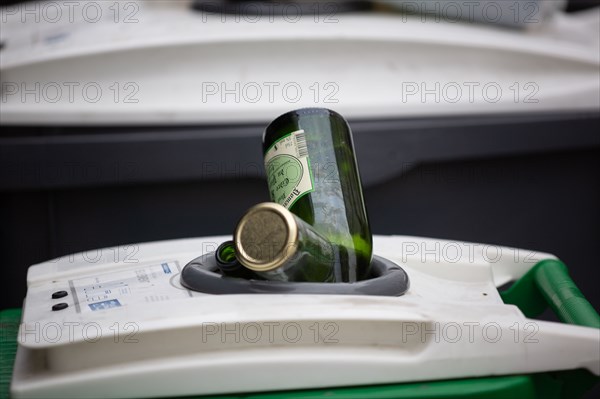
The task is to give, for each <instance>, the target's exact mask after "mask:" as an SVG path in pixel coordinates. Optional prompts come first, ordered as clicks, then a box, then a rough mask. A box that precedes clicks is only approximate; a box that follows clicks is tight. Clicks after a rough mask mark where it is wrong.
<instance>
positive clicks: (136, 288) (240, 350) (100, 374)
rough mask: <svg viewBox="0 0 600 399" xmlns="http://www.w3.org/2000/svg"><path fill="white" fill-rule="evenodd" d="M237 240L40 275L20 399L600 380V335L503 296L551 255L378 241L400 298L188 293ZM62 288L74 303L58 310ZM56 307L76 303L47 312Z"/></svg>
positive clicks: (83, 263)
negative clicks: (193, 267)
mask: <svg viewBox="0 0 600 399" xmlns="http://www.w3.org/2000/svg"><path fill="white" fill-rule="evenodd" d="M228 238H229V237H206V238H198V239H186V240H174V241H164V242H156V243H147V244H139V245H132V246H128V247H120V248H105V249H102V250H97V251H88V252H86V253H81V254H75V255H72V256H67V257H63V258H61V259H58V260H55V261H50V262H45V263H42V264H39V265H35V266H32V267H31V268H30V269H29V273H28V292H27V298H26V301H25V306H24V314H23V324H22V325H21V329H20V333H19V341H20V346H19V349H18V353H17V360H16V364H15V368H14V377H13V381H12V386H11V389H12V395H13V397H14V398H84V397H90V398H91V397H106V398H113V397H122V398H125V397H164V396H182V395H193V394H221V393H234V392H257V391H269V390H283V389H296V388H319V387H333V386H348V385H365V384H378V383H382V384H383V383H397V382H407V381H423V380H437V379H447V378H460V377H475V376H490V375H503V374H520V373H530V372H540V371H549V370H563V369H574V368H587V369H589V370H590V371H591V372H593V373H595V374H600V354H598V351H597V348H598V345H599V344H600V337H599V335H598V331H597V330H596V329H592V328H587V327H579V326H572V325H565V324H559V323H550V322H543V321H537V320H530V319H527V318H525V317H524V316H523V314H522V313H521V312H520V311H519V309H518V308H516V307H515V306H511V305H505V304H504V303H503V302H502V300H501V299H500V296H499V294H498V291H497V290H496V286H498V285H501V284H503V283H505V282H507V281H510V280H514V279H517V278H518V277H520V276H521V275H523V274H524V273H525V272H526V271H527V270H529V269H530V268H531V267H532V266H533V265H534V264H535V263H536V262H537V261H539V260H541V259H545V258H553V256H552V255H549V254H544V253H537V252H533V251H528V250H517V249H513V248H507V247H498V246H492V245H483V244H472V243H464V242H453V241H444V240H434V239H428V238H420V237H406V236H375V237H374V246H375V252H376V254H378V255H380V256H384V257H386V258H389V259H390V260H392V261H394V262H396V263H398V264H399V265H401V266H402V267H403V268H404V269H405V270H406V271H407V273H408V274H409V276H410V280H411V287H410V289H409V291H408V292H407V293H406V294H405V295H404V296H401V297H364V296H327V295H222V296H213V295H204V294H200V293H191V292H189V291H187V290H185V289H183V288H182V287H181V286H180V285H179V284H178V275H177V270H178V267H179V268H181V267H183V265H185V264H186V263H187V262H189V261H190V260H191V259H193V258H195V257H196V256H198V255H200V254H201V253H203V252H209V251H212V250H214V249H215V248H216V246H217V245H218V244H219V243H220V242H222V241H224V240H225V239H228ZM165 265H166V266H165ZM149 287H150V288H149ZM58 290H66V291H68V292H69V295H68V296H67V297H65V298H61V299H50V297H51V294H52V293H53V292H55V291H58ZM75 294H77V295H76V296H75ZM115 300H116V301H119V305H121V306H115V305H114V304H115V303H116V302H115ZM59 302H66V303H68V304H69V307H68V308H66V309H64V310H60V311H51V306H52V305H53V304H55V303H59ZM99 304H101V305H99ZM110 304H112V306H111V305H110ZM102 308H104V309H102ZM94 309H96V310H94ZM231 376H235V378H232V377H231Z"/></svg>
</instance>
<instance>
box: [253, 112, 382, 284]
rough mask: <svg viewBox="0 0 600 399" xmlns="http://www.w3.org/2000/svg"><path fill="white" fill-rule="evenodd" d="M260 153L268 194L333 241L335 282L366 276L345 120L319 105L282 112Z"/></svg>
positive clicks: (365, 234)
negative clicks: (336, 258)
mask: <svg viewBox="0 0 600 399" xmlns="http://www.w3.org/2000/svg"><path fill="white" fill-rule="evenodd" d="M263 154H264V161H265V169H266V172H267V180H268V185H269V192H270V195H271V199H272V200H273V201H274V202H277V203H279V204H281V205H282V206H284V207H285V208H287V209H289V210H290V211H291V212H292V213H294V214H295V215H297V216H299V217H300V218H301V219H303V220H304V221H305V222H307V223H308V224H310V225H311V226H313V227H314V229H315V230H316V231H317V232H319V233H320V234H321V235H323V236H324V237H326V238H327V239H328V240H329V241H331V242H332V243H333V244H334V246H335V249H336V251H337V252H338V254H337V256H338V258H339V260H340V261H339V262H338V263H337V266H336V270H335V273H334V279H335V281H337V282H355V281H357V280H362V279H365V278H367V277H368V276H369V268H370V264H371V258H372V254H373V241H372V235H371V228H370V226H369V221H368V218H367V211H366V207H365V202H364V198H363V193H362V185H361V182H360V176H359V173H358V166H357V162H356V156H355V155H354V144H353V140H352V132H351V130H350V127H349V126H348V123H347V122H346V120H345V119H344V118H343V117H342V116H341V115H340V114H338V113H336V112H334V111H331V110H328V109H325V108H303V109H298V110H295V111H290V112H288V113H285V114H283V115H281V116H279V117H278V118H277V119H275V120H274V121H273V122H271V123H270V124H269V126H267V128H266V130H265V132H264V135H263Z"/></svg>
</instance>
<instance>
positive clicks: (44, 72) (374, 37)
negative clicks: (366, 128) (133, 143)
mask: <svg viewBox="0 0 600 399" xmlns="http://www.w3.org/2000/svg"><path fill="white" fill-rule="evenodd" d="M55 3H56V4H62V3H60V2H55ZM67 3H68V2H67ZM91 3H94V4H95V5H96V6H97V5H98V4H100V5H103V7H104V9H103V11H102V15H103V17H102V18H100V19H99V20H98V21H95V18H92V17H93V16H94V15H95V14H92V11H94V9H95V7H96V6H94V7H88V8H86V3H85V2H77V3H76V4H77V8H75V9H74V10H73V12H72V15H73V21H74V22H71V18H70V17H69V10H68V9H65V10H63V11H62V17H61V18H59V19H58V20H57V21H56V22H49V20H50V19H49V16H48V15H46V14H48V13H50V11H51V10H47V11H46V14H42V13H43V10H44V6H41V5H39V3H27V5H26V6H25V5H23V6H18V7H17V6H15V7H17V8H15V7H12V8H8V7H7V8H4V9H3V10H2V21H3V22H2V29H1V34H0V35H1V36H0V40H2V41H3V42H4V43H5V46H4V48H3V49H2V57H1V58H0V72H1V80H2V85H3V94H2V107H1V111H0V123H2V124H45V125H47V124H87V125H95V124H100V125H101V124H140V123H142V124H148V123H152V124H157V123H161V124H186V123H238V122H245V123H247V122H267V121H269V120H271V119H272V118H273V115H277V114H278V113H283V112H286V111H288V110H289V109H293V108H300V107H306V106H325V107H329V108H335V109H336V110H337V111H339V112H341V113H342V114H343V115H345V116H347V117H349V118H383V117H407V116H424V115H456V114H464V115H473V114H482V113H486V114H487V113H505V112H543V111H589V110H597V109H598V107H600V98H599V97H598V92H599V91H600V76H599V75H598V68H599V67H600V39H599V37H600V12H599V11H598V9H595V10H590V11H588V12H584V13H578V14H572V15H567V14H563V13H560V12H559V13H557V14H556V15H555V16H554V17H553V18H552V19H550V20H547V21H544V22H543V23H537V24H532V26H529V27H528V28H529V29H525V30H511V29H505V28H499V27H494V26H490V25H484V24H473V23H456V21H451V20H448V19H442V20H439V21H436V20H435V18H431V17H430V18H426V19H425V20H423V18H422V17H421V16H406V15H403V14H399V13H363V14H337V13H326V12H323V13H321V14H319V15H317V16H316V17H314V16H312V15H300V18H299V19H297V20H296V19H294V18H293V14H292V16H291V17H288V18H287V19H286V18H284V17H282V16H269V15H262V16H259V18H258V19H257V20H249V19H247V18H237V19H236V17H234V16H231V15H214V14H211V13H206V12H204V13H203V12H193V11H191V10H190V8H189V7H188V6H189V2H188V1H184V2H182V1H172V2H157V1H148V2H140V3H134V2H124V3H112V2H91ZM115 4H121V5H120V6H118V7H117V8H118V9H119V12H120V13H119V14H118V15H116V11H115V9H114V8H115ZM125 4H126V5H127V6H125ZM19 7H22V8H19ZM25 7H28V8H27V9H32V10H35V9H36V7H38V15H40V14H41V15H42V17H41V18H40V21H39V22H37V23H36V22H35V20H34V19H33V18H34V16H35V11H33V16H32V15H30V14H27V13H26V10H27V9H25ZM65 7H66V6H65ZM110 7H113V8H112V9H111V8H110ZM125 7H126V8H125ZM84 10H86V11H85V12H84ZM44 15H46V17H45V18H44ZM52 15H54V14H52ZM23 21H25V22H23ZM90 21H95V22H93V23H92V22H90ZM115 21H116V22H115Z"/></svg>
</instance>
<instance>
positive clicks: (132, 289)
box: [69, 261, 192, 312]
mask: <svg viewBox="0 0 600 399" xmlns="http://www.w3.org/2000/svg"><path fill="white" fill-rule="evenodd" d="M179 272H180V270H179V265H178V264H177V262H174V261H169V262H161V263H158V264H152V265H136V266H135V267H130V268H126V269H123V270H118V271H111V272H107V273H103V274H98V275H97V276H92V277H83V278H78V279H73V280H70V281H69V285H70V286H71V289H72V291H73V293H74V296H75V299H76V301H77V302H76V306H77V307H78V311H79V310H80V311H81V312H95V311H99V310H107V309H113V308H119V307H122V306H126V305H129V304H133V303H138V304H139V303H154V302H163V301H169V300H173V299H179V298H189V297H190V296H192V294H191V292H190V291H189V290H187V289H183V288H180V287H178V286H176V285H174V284H173V282H172V281H171V280H172V279H173V278H174V277H175V276H176V275H178V274H179Z"/></svg>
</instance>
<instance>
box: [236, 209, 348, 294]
mask: <svg viewBox="0 0 600 399" xmlns="http://www.w3.org/2000/svg"><path fill="white" fill-rule="evenodd" d="M234 242H235V252H236V257H237V259H238V260H239V262H240V263H241V264H243V265H244V266H245V267H246V268H248V269H251V270H252V271H254V272H255V273H256V274H258V275H260V276H261V277H264V278H266V279H268V280H277V281H311V282H333V281H334V270H335V266H336V262H337V261H338V260H337V259H336V252H335V250H334V246H333V245H332V244H331V243H330V242H329V241H328V240H327V239H326V238H325V237H323V236H321V235H320V234H319V233H317V232H316V231H315V230H314V228H313V227H311V226H310V225H309V224H307V223H306V222H304V221H303V220H302V219H300V218H299V217H298V216H296V215H294V214H293V213H291V212H290V211H288V210H287V209H285V208H284V207H283V206H281V205H279V204H276V203H274V202H264V203H262V204H258V205H255V206H253V207H252V208H250V209H249V210H248V211H247V212H246V213H245V214H244V216H242V218H241V219H240V221H239V223H238V225H237V227H236V229H235V233H234Z"/></svg>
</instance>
